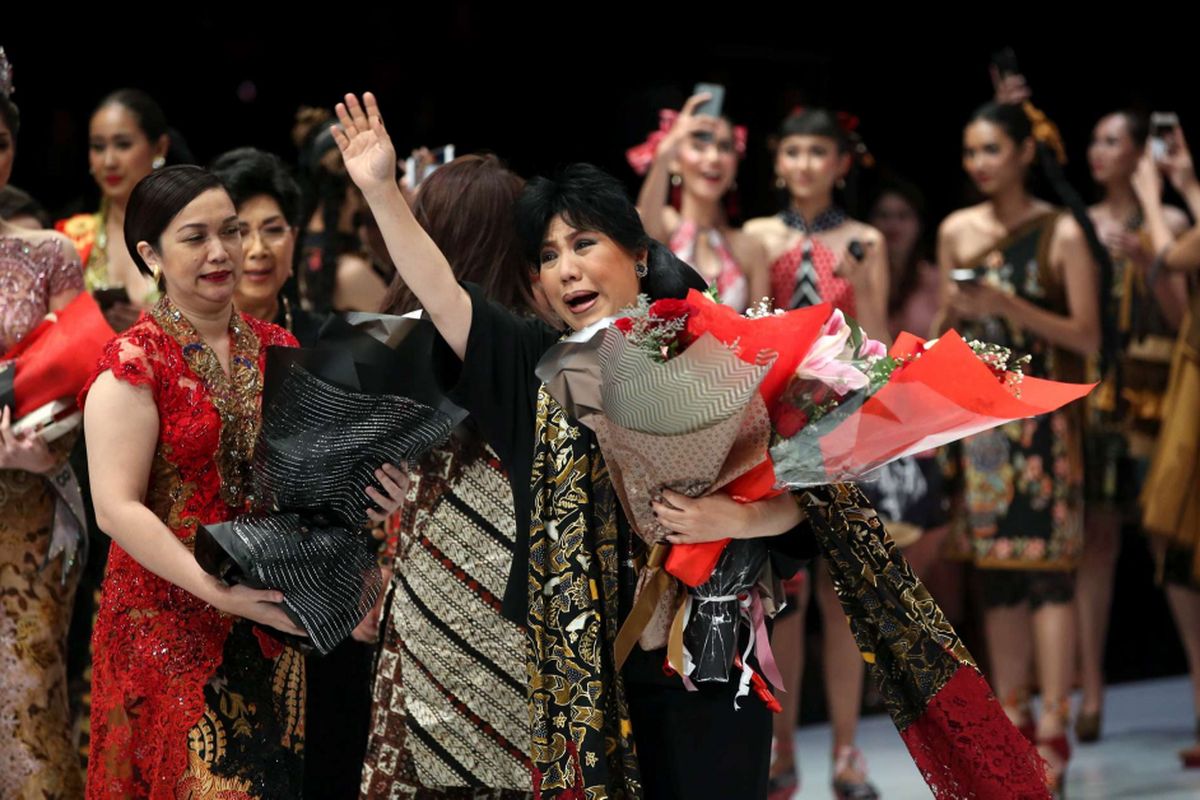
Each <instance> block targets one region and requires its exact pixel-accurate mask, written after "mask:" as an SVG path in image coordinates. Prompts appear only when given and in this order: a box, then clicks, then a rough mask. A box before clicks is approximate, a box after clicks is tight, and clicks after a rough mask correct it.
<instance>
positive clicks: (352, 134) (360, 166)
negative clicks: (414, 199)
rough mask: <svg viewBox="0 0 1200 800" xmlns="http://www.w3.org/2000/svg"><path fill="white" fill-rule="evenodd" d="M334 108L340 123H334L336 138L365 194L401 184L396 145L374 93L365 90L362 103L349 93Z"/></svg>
mask: <svg viewBox="0 0 1200 800" xmlns="http://www.w3.org/2000/svg"><path fill="white" fill-rule="evenodd" d="M364 107H365V108H364ZM334 110H335V111H336V112H337V117H338V122H339V123H340V124H339V125H335V126H334V127H333V139H334V141H335V142H337V146H338V149H339V150H341V151H342V161H343V163H344V164H345V165H346V172H347V173H348V174H349V175H350V179H351V180H353V181H354V183H355V185H357V186H358V188H359V189H361V190H362V192H363V194H364V195H370V194H371V192H373V191H375V190H378V189H384V188H388V187H389V186H390V187H391V188H395V187H396V186H398V184H397V182H396V148H395V147H393V146H392V139H391V137H390V136H388V133H387V131H386V130H385V129H384V127H383V117H382V116H380V114H379V103H378V102H377V101H376V100H375V95H373V94H371V93H370V92H364V93H363V99H362V103H361V104H360V103H359V101H358V98H357V97H355V96H354V95H353V94H347V95H346V101H345V102H344V103H338V104H337V106H336V107H335V109H334Z"/></svg>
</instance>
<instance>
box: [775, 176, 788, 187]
mask: <svg viewBox="0 0 1200 800" xmlns="http://www.w3.org/2000/svg"><path fill="white" fill-rule="evenodd" d="M775 188H776V189H786V188H787V181H785V180H784V179H783V178H782V177H778V178H776V179H775Z"/></svg>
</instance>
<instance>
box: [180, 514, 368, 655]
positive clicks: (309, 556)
mask: <svg viewBox="0 0 1200 800" xmlns="http://www.w3.org/2000/svg"><path fill="white" fill-rule="evenodd" d="M201 530H202V531H203V534H204V535H199V534H198V535H197V537H196V560H197V561H198V562H200V566H202V567H203V568H204V569H205V571H207V572H210V573H212V574H214V575H216V576H217V577H219V578H221V579H222V580H223V581H225V582H226V583H240V584H244V585H246V586H250V587H252V588H255V589H268V588H269V589H276V590H278V591H281V592H283V596H284V601H283V610H284V611H285V612H286V613H287V615H288V617H290V618H291V620H292V622H294V623H296V625H298V626H300V627H301V628H303V629H304V630H305V631H307V632H308V637H309V638H308V643H309V644H311V645H312V646H313V647H315V648H316V649H317V650H319V651H320V652H322V653H328V652H329V651H330V650H332V649H333V648H334V647H336V646H337V645H338V643H339V642H341V641H342V640H343V639H345V638H346V636H347V635H348V634H349V633H350V631H352V630H354V626H355V625H357V624H358V623H359V622H360V621H361V620H362V618H363V617H365V616H366V615H367V612H368V611H370V610H371V606H372V605H374V604H375V599H376V598H377V597H378V596H379V592H380V591H381V590H382V588H383V579H382V578H381V577H380V574H379V567H378V566H377V564H376V558H375V548H374V547H373V546H372V542H371V541H370V538H369V537H367V536H363V535H362V534H361V533H359V532H357V531H354V530H351V529H348V528H346V527H343V526H338V525H329V524H322V523H320V522H319V521H317V520H314V519H310V518H306V517H302V516H300V515H299V514H267V515H264V516H260V517H253V516H247V517H238V518H237V519H235V520H233V521H232V522H224V523H221V524H219V525H206V526H204V527H203V528H202V529H201ZM301 641H302V642H303V640H301Z"/></svg>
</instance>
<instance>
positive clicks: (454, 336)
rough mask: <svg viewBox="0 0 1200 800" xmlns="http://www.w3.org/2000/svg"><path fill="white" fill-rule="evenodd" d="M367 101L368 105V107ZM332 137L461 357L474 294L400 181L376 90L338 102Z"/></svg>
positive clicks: (409, 280) (396, 257) (403, 268)
mask: <svg viewBox="0 0 1200 800" xmlns="http://www.w3.org/2000/svg"><path fill="white" fill-rule="evenodd" d="M364 107H365V108H364ZM336 110H337V116H338V121H339V122H340V123H341V124H340V125H339V126H335V127H334V128H333V138H334V140H335V141H336V142H337V145H338V148H339V149H340V150H341V151H342V160H343V161H344V162H345V165H346V172H347V173H348V174H349V175H350V178H351V179H352V180H353V181H354V183H355V184H356V185H357V186H358V188H359V189H360V190H361V191H362V193H363V197H364V198H365V199H366V201H367V205H369V206H370V207H371V213H372V214H374V215H375V221H376V223H377V224H378V225H379V231H380V233H381V234H382V235H383V241H384V243H385V244H386V245H387V249H388V254H389V255H390V256H391V257H392V263H393V264H395V265H396V271H397V272H398V273H399V274H400V279H401V280H403V281H404V283H405V284H407V285H408V286H409V287H411V288H412V291H413V294H414V295H416V297H417V300H418V301H419V302H420V303H421V307H422V308H424V309H425V312H426V313H428V314H429V317H430V319H432V320H433V324H434V327H436V328H437V330H438V333H440V334H441V335H442V338H443V339H445V340H446V343H447V344H448V345H449V346H450V349H452V350H453V351H454V352H455V354H456V355H458V357H459V358H462V357H463V355H464V354H465V353H466V351H467V339H468V337H469V336H470V333H471V298H470V296H469V295H468V294H467V293H466V291H465V290H464V289H463V288H462V287H461V286H459V284H458V281H457V280H456V279H455V277H454V272H453V270H451V268H450V263H449V262H448V261H446V257H445V256H444V255H442V251H441V250H439V249H438V246H437V245H436V244H434V242H433V240H432V239H431V238H429V234H427V233H426V232H425V229H424V228H422V227H421V226H420V224H419V223H418V222H417V220H416V218H415V217H413V215H412V211H411V210H410V209H409V207H408V203H407V202H405V200H404V195H403V194H402V193H401V191H400V185H399V183H397V181H396V150H395V148H394V147H393V146H392V140H391V138H390V137H389V136H388V134H387V131H386V130H385V129H384V127H383V118H382V117H381V116H380V114H379V104H378V103H377V102H376V100H375V95H373V94H371V93H370V92H366V93H364V94H363V100H362V103H361V104H360V103H359V101H358V98H357V97H355V96H354V95H353V94H348V95H346V101H345V102H344V103H338V104H337V109H336Z"/></svg>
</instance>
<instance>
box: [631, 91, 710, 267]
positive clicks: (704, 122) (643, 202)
mask: <svg viewBox="0 0 1200 800" xmlns="http://www.w3.org/2000/svg"><path fill="white" fill-rule="evenodd" d="M711 97H712V95H710V94H708V93H703V94H697V95H693V96H692V97H690V98H688V101H687V102H686V103H685V104H684V106H683V110H682V111H680V112H679V116H678V117H676V118H675V123H674V124H673V125H672V126H671V130H670V131H668V133H667V135H666V137H665V138H664V139H663V140H662V141H661V142H659V144H658V149H657V150H656V151H655V153H654V161H653V162H652V163H651V164H650V171H649V172H647V173H646V179H645V180H644V181H642V188H641V191H639V192H638V198H637V209H638V213H639V214H641V216H642V225H644V226H645V228H646V233H648V234H650V237H651V238H653V239H657V240H658V241H660V242H662V243H663V244H666V243H667V242H668V240H669V239H670V238H671V234H672V233H674V229H675V228H676V227H677V226H678V225H679V217H678V215H677V213H676V212H675V209H673V208H671V207H670V206H669V205H668V204H667V194H668V192H669V191H670V185H671V161H672V160H673V159H674V158H675V155H676V153H677V151H678V150H679V147H680V145H681V144H683V142H684V141H685V140H686V139H687V137H689V136H691V135H692V134H693V133H695V132H697V131H712V130H713V129H714V128H715V127H716V124H717V122H716V120H715V119H713V118H712V117H698V116H696V109H697V108H698V107H699V106H700V104H701V103H704V102H706V101H708V100H709V99H710V98H711Z"/></svg>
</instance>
